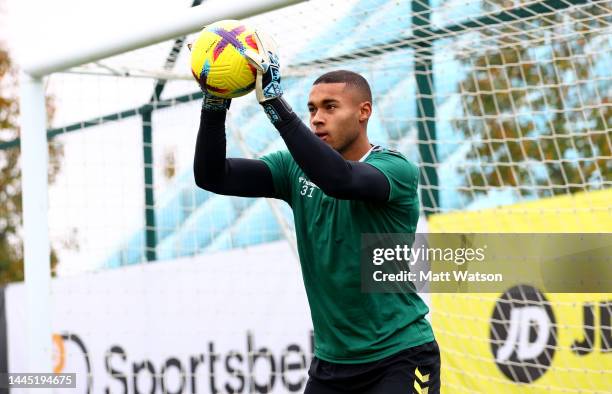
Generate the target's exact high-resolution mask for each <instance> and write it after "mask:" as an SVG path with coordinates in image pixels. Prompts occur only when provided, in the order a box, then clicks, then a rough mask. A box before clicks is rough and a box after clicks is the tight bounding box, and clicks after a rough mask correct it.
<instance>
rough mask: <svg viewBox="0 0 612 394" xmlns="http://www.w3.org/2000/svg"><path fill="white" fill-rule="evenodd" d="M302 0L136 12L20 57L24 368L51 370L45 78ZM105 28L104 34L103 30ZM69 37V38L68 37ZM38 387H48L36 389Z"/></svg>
mask: <svg viewBox="0 0 612 394" xmlns="http://www.w3.org/2000/svg"><path fill="white" fill-rule="evenodd" d="M302 1H303V0H248V1H247V0H244V1H240V2H235V3H228V2H227V1H225V0H210V1H206V2H205V3H204V4H202V5H199V6H197V7H193V8H191V9H185V10H182V11H181V12H177V13H175V14H173V15H165V16H164V17H163V18H154V19H148V20H146V21H145V22H144V23H142V22H140V21H141V20H142V19H140V18H139V22H138V25H137V26H129V30H125V31H115V32H113V33H112V34H110V35H109V32H107V31H105V32H99V33H100V34H99V35H98V37H96V36H93V37H91V41H90V44H91V45H89V46H88V47H87V48H83V47H76V46H70V45H69V46H67V47H65V50H62V51H59V52H57V53H48V54H46V55H45V54H44V53H43V54H42V55H41V52H39V51H36V58H28V57H23V58H22V59H19V60H20V67H21V70H22V74H21V76H20V107H21V114H20V124H21V158H22V160H21V168H22V185H23V196H24V197H23V234H24V236H23V244H24V274H25V286H26V294H27V297H26V298H27V299H26V301H25V302H26V304H25V305H24V307H25V309H26V315H27V322H28V324H27V327H28V328H27V333H26V337H27V338H28V339H27V340H28V350H27V352H28V353H27V359H28V360H29V361H28V368H29V371H28V372H33V373H35V372H45V371H51V370H52V365H51V364H52V363H51V335H52V332H51V323H50V321H51V316H50V313H51V312H50V311H51V299H50V279H51V272H50V261H49V253H50V243H49V232H48V223H49V222H48V209H47V207H48V191H47V170H48V154H47V136H46V125H45V123H46V112H45V97H44V89H43V78H44V77H45V76H46V75H48V74H50V73H53V72H57V71H61V70H66V69H68V68H70V67H74V66H78V65H81V64H85V63H89V62H93V61H96V60H99V59H102V58H106V57H109V56H113V55H116V54H119V53H122V52H125V51H129V50H132V49H136V48H140V47H143V46H146V45H153V44H156V43H159V42H162V41H164V40H168V39H171V38H174V37H177V36H181V35H187V34H190V33H193V32H196V31H198V30H200V29H201V28H202V27H203V26H204V25H206V24H207V23H211V22H214V21H217V20H222V19H242V18H247V17H249V16H253V15H257V14H261V13H265V12H268V11H271V10H274V9H278V8H281V7H285V6H288V5H291V4H296V3H299V2H302ZM102 33H103V34H102ZM67 41H68V42H69V40H67ZM41 47H42V48H45V45H44V43H43V45H41ZM37 392H39V393H46V392H51V391H50V390H49V391H46V392H43V391H40V390H38V391H37Z"/></svg>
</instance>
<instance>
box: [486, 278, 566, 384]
mask: <svg viewBox="0 0 612 394" xmlns="http://www.w3.org/2000/svg"><path fill="white" fill-rule="evenodd" d="M490 338H491V351H492V352H493V357H495V363H496V364H497V366H498V368H499V369H500V370H501V371H502V372H503V374H504V375H506V377H508V379H510V380H512V381H514V382H522V383H531V382H533V381H535V380H536V379H538V378H539V377H540V376H542V375H543V374H544V373H545V372H546V371H547V370H548V368H549V367H550V365H551V363H552V359H553V356H554V354H555V347H556V344H557V327H556V324H555V316H554V314H553V311H552V308H551V307H550V303H549V302H548V300H546V298H545V297H544V295H543V294H542V293H541V292H540V291H538V290H537V289H536V288H534V287H531V286H527V285H519V286H515V287H512V288H510V289H509V290H508V291H506V292H505V293H504V294H503V295H502V296H501V297H500V298H499V299H498V300H497V303H496V304H495V310H494V311H493V316H492V317H491V331H490Z"/></svg>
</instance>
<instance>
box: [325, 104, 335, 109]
mask: <svg viewBox="0 0 612 394" xmlns="http://www.w3.org/2000/svg"><path fill="white" fill-rule="evenodd" d="M336 107H337V106H336V104H327V109H328V110H330V111H331V110H334V109H336Z"/></svg>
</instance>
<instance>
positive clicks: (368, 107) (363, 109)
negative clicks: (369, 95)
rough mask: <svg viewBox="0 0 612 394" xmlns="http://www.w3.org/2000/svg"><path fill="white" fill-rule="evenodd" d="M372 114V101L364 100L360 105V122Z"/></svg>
mask: <svg viewBox="0 0 612 394" xmlns="http://www.w3.org/2000/svg"><path fill="white" fill-rule="evenodd" d="M371 115H372V103H371V102H369V101H364V102H363V103H361V104H360V105H359V122H366V121H367V120H368V119H370V116H371Z"/></svg>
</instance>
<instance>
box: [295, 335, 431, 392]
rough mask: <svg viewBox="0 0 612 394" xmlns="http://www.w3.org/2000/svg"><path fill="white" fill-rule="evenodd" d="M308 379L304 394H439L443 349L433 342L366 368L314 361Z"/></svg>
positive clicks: (365, 366) (362, 365) (407, 350)
mask: <svg viewBox="0 0 612 394" xmlns="http://www.w3.org/2000/svg"><path fill="white" fill-rule="evenodd" d="M308 376H309V379H308V383H307V384H306V389H305V391H304V394H337V393H356V394H357V393H358V394H396V393H397V394H400V393H401V394H409V393H427V394H438V393H440V349H439V348H438V343H437V342H436V341H433V342H429V343H425V344H423V345H419V346H415V347H411V348H409V349H406V350H402V351H401V352H399V353H396V354H394V355H392V356H389V357H387V358H383V359H382V360H378V361H374V362H369V363H363V364H338V363H330V362H328V361H324V360H321V359H319V358H317V357H314V358H313V359H312V363H311V364H310V370H309V371H308Z"/></svg>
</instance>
